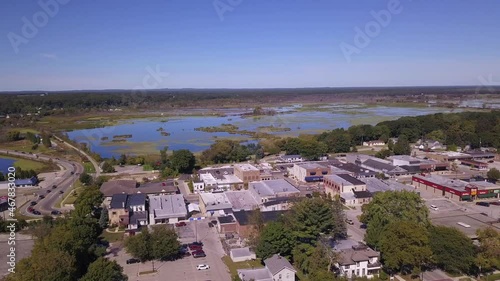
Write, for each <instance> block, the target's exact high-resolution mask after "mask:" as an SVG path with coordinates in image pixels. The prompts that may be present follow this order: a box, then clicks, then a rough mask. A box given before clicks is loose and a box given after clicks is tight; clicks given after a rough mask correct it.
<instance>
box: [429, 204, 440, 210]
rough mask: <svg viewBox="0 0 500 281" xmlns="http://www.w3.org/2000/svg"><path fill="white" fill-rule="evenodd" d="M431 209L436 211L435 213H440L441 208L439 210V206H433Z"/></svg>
mask: <svg viewBox="0 0 500 281" xmlns="http://www.w3.org/2000/svg"><path fill="white" fill-rule="evenodd" d="M430 208H431V209H432V210H434V211H439V208H438V207H437V206H435V205H431V207H430Z"/></svg>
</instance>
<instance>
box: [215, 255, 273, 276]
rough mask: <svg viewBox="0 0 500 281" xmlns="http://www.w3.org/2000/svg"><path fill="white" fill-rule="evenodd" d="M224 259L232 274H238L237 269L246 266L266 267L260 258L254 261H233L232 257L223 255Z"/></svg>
mask: <svg viewBox="0 0 500 281" xmlns="http://www.w3.org/2000/svg"><path fill="white" fill-rule="evenodd" d="M222 261H223V262H224V263H225V264H226V266H227V268H229V272H230V274H231V276H234V275H236V274H237V271H236V270H237V269H245V268H259V267H264V266H263V265H262V264H261V261H260V259H256V260H254V261H242V262H233V261H232V260H231V257H229V256H223V257H222Z"/></svg>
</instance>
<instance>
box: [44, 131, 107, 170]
mask: <svg viewBox="0 0 500 281" xmlns="http://www.w3.org/2000/svg"><path fill="white" fill-rule="evenodd" d="M52 137H53V138H55V139H57V140H58V141H60V142H62V143H64V144H65V145H66V146H69V147H70V148H72V149H73V150H76V151H78V153H80V154H82V155H83V156H85V157H86V158H87V159H88V160H89V161H90V163H92V165H93V166H94V169H95V174H94V175H95V177H96V178H97V177H99V176H100V175H101V169H100V168H99V163H97V162H96V161H95V160H94V158H92V157H90V155H88V154H87V153H86V152H85V151H83V150H81V149H79V148H78V147H75V146H74V145H72V144H70V143H68V142H66V141H64V140H63V139H61V138H60V137H58V136H55V135H53V136H52Z"/></svg>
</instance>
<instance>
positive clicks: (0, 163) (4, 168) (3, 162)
mask: <svg viewBox="0 0 500 281" xmlns="http://www.w3.org/2000/svg"><path fill="white" fill-rule="evenodd" d="M14 162H16V160H13V159H8V158H0V172H2V173H3V174H4V175H5V174H6V173H7V172H8V169H9V167H12V166H14Z"/></svg>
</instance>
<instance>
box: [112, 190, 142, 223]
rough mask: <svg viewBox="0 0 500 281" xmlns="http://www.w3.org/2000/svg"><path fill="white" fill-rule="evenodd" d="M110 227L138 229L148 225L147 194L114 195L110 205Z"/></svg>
mask: <svg viewBox="0 0 500 281" xmlns="http://www.w3.org/2000/svg"><path fill="white" fill-rule="evenodd" d="M108 217H109V224H110V225H121V226H125V227H127V228H128V229H137V228H139V227H140V226H142V225H147V224H148V215H147V211H146V195H145V194H131V195H128V194H123V193H120V194H114V195H113V196H112V198H111V203H110V204H109V209H108Z"/></svg>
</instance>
